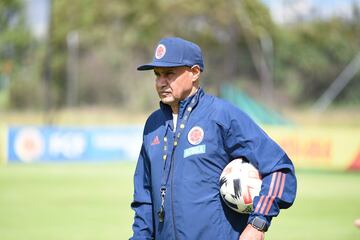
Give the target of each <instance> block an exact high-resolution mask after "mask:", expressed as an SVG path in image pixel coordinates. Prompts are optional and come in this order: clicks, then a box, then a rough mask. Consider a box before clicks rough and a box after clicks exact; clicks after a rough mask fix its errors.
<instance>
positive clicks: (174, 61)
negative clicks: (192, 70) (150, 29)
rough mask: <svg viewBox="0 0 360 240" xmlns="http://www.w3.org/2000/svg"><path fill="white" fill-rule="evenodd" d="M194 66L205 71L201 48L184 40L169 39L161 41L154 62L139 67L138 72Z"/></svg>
mask: <svg viewBox="0 0 360 240" xmlns="http://www.w3.org/2000/svg"><path fill="white" fill-rule="evenodd" d="M194 65H199V67H200V70H201V71H203V70H204V61H203V57H202V53H201V49H200V47H199V46H198V45H196V44H195V43H192V42H190V41H187V40H184V39H182V38H177V37H168V38H163V39H161V40H160V42H159V44H158V45H157V47H156V49H155V54H154V58H153V61H152V62H151V63H148V64H145V65H141V66H139V67H138V68H137V70H139V71H143V70H151V69H154V68H155V67H180V66H188V67H192V66H194Z"/></svg>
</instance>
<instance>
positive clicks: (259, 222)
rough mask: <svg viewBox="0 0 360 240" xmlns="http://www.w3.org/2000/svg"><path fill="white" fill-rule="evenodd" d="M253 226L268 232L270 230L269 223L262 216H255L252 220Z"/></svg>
mask: <svg viewBox="0 0 360 240" xmlns="http://www.w3.org/2000/svg"><path fill="white" fill-rule="evenodd" d="M250 224H251V226H253V227H254V228H255V229H257V230H259V231H261V232H266V231H267V230H268V227H269V226H268V223H267V221H265V220H264V219H262V218H260V217H254V219H253V220H252V221H251V222H250Z"/></svg>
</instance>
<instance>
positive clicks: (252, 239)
mask: <svg viewBox="0 0 360 240" xmlns="http://www.w3.org/2000/svg"><path fill="white" fill-rule="evenodd" d="M264 238H265V233H264V232H261V231H259V230H257V229H256V228H254V227H253V226H251V224H248V225H247V226H246V228H245V229H244V231H243V232H242V233H241V235H240V238H239V240H264Z"/></svg>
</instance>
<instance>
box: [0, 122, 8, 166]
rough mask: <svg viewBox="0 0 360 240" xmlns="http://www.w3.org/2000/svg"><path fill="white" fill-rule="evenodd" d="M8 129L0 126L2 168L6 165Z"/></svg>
mask: <svg viewBox="0 0 360 240" xmlns="http://www.w3.org/2000/svg"><path fill="white" fill-rule="evenodd" d="M6 130H7V129H6V127H5V126H3V125H1V124H0V166H1V165H3V164H5V163H6V159H7V156H6V145H7V137H6Z"/></svg>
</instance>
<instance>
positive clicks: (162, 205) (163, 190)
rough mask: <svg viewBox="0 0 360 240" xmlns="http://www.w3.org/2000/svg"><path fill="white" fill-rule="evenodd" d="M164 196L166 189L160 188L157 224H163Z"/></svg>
mask: <svg viewBox="0 0 360 240" xmlns="http://www.w3.org/2000/svg"><path fill="white" fill-rule="evenodd" d="M165 194H166V188H165V187H161V188H160V196H161V207H160V211H159V212H158V216H159V222H161V223H162V222H164V218H165V209H164V203H165Z"/></svg>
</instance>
